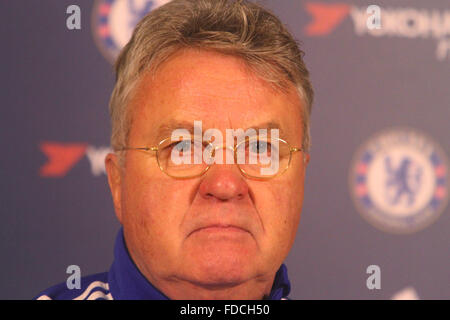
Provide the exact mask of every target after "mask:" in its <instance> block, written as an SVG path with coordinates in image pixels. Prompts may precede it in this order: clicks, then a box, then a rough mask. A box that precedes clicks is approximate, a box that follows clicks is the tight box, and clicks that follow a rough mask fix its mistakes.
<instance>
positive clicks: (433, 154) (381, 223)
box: [350, 128, 448, 234]
mask: <svg viewBox="0 0 450 320" xmlns="http://www.w3.org/2000/svg"><path fill="white" fill-rule="evenodd" d="M350 191H351V194H352V197H353V199H354V202H355V204H356V207H357V209H358V211H359V212H360V213H361V215H362V216H363V217H364V218H365V219H366V220H368V221H369V222H370V223H371V224H372V225H373V226H375V227H377V228H378V229H381V230H383V231H386V232H391V233H397V234H399V233H402V234H406V233H413V232H416V231H418V230H421V229H423V228H425V227H426V226H428V225H430V224H431V223H432V222H434V221H435V220H436V219H437V218H438V217H439V215H440V214H441V213H442V212H443V211H444V209H445V207H446V204H447V200H448V162H447V158H446V156H445V154H444V152H443V151H442V150H441V148H440V147H439V146H438V145H437V144H436V143H435V142H433V141H432V140H431V139H430V138H429V137H428V136H426V135H424V134H423V133H420V132H418V131H416V130H414V129H409V128H393V129H389V130H385V131H382V132H381V133H379V134H377V135H376V136H374V137H372V138H371V139H369V141H368V142H367V143H366V144H364V145H363V146H362V148H361V149H360V150H359V152H357V154H356V156H355V158H354V160H353V164H352V167H351V170H350Z"/></svg>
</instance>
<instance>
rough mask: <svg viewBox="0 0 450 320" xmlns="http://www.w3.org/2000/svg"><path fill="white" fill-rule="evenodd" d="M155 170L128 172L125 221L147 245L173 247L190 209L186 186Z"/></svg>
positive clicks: (179, 236) (187, 187)
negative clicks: (143, 173)
mask: <svg viewBox="0 0 450 320" xmlns="http://www.w3.org/2000/svg"><path fill="white" fill-rule="evenodd" d="M160 176H161V174H159V173H158V172H156V173H151V174H149V175H148V176H142V174H141V175H137V174H134V173H133V172H130V174H129V175H128V177H127V179H126V183H125V185H126V188H125V194H124V197H123V198H124V200H123V202H124V208H125V210H124V214H125V222H124V224H126V225H127V227H129V229H130V230H132V231H133V232H134V233H135V236H136V238H138V240H139V241H145V243H148V245H150V246H153V245H152V244H154V245H155V246H159V247H161V248H162V247H167V246H172V247H173V246H176V245H177V243H176V242H177V241H179V240H180V238H181V235H180V228H179V227H180V224H181V221H182V218H183V216H184V213H185V212H186V211H187V209H188V208H189V197H188V194H187V193H185V192H179V190H189V186H184V185H183V186H180V184H182V183H183V182H179V181H176V180H171V179H167V178H166V177H165V176H161V177H160Z"/></svg>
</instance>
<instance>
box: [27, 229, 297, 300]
mask: <svg viewBox="0 0 450 320" xmlns="http://www.w3.org/2000/svg"><path fill="white" fill-rule="evenodd" d="M290 288H291V286H290V283H289V279H288V275H287V268H286V266H285V265H284V264H283V265H281V267H280V269H279V270H278V271H277V274H276V276H275V280H274V283H273V286H272V290H271V292H270V295H269V297H268V299H270V300H280V299H287V296H288V294H289V291H290ZM34 299H37V300H114V299H115V300H122V299H124V300H167V299H169V298H168V297H166V296H165V295H164V294H163V293H162V292H160V291H159V290H158V289H157V288H155V287H154V286H153V285H152V284H151V283H150V282H149V281H148V280H147V279H146V278H145V277H144V276H143V275H142V274H141V272H140V271H139V270H138V268H137V267H136V265H135V264H134V262H133V261H132V260H131V257H130V255H129V253H128V250H127V248H126V244H125V241H124V237H123V229H122V228H121V229H120V231H119V233H118V235H117V238H116V244H115V248H114V262H113V264H112V266H111V268H110V270H109V272H103V273H98V274H94V275H90V276H85V277H82V278H81V288H80V289H68V288H67V284H66V283H65V282H64V283H61V284H58V285H56V286H53V287H50V288H48V289H47V290H44V291H42V292H41V293H40V294H39V295H37V296H36V297H35V298H34Z"/></svg>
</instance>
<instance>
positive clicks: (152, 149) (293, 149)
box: [116, 137, 305, 180]
mask: <svg viewBox="0 0 450 320" xmlns="http://www.w3.org/2000/svg"><path fill="white" fill-rule="evenodd" d="M170 139H172V138H171V137H169V138H165V139H163V140H161V141H160V142H159V143H158V144H157V145H156V146H152V147H124V148H121V149H118V150H116V151H128V150H137V151H144V152H156V162H157V163H158V167H159V169H160V170H161V171H162V172H164V173H165V174H166V175H168V176H169V177H171V178H174V179H193V178H197V177H200V176H202V175H204V174H205V173H206V172H207V171H208V170H209V168H211V166H212V165H213V164H214V163H211V164H208V163H206V166H205V168H204V169H203V170H202V171H201V172H200V173H198V174H195V175H191V176H183V177H180V176H174V175H171V174H170V173H168V172H167V170H165V169H164V168H163V166H162V165H161V163H160V161H159V156H158V152H159V150H160V146H161V145H163V144H164V143H166V142H167V141H168V140H170ZM271 139H277V140H278V141H281V142H282V143H285V144H286V145H287V146H288V148H289V160H288V163H287V165H286V166H285V168H284V169H282V170H281V171H280V170H278V172H277V173H276V174H274V175H270V176H267V177H262V176H254V175H251V174H249V173H248V172H246V171H245V170H244V169H243V168H242V167H241V166H240V164H239V163H238V162H237V150H238V147H239V146H240V145H241V144H243V143H246V142H247V141H248V140H249V139H248V138H247V139H244V140H243V141H241V142H239V143H238V144H236V145H235V146H234V147H233V148H231V147H227V146H224V145H222V146H214V145H213V143H211V142H206V143H207V144H208V145H211V147H212V150H211V151H214V152H215V151H216V150H218V149H224V148H226V149H231V150H232V151H233V156H234V161H235V162H234V164H236V165H237V167H238V169H239V171H240V172H241V174H242V175H243V176H245V177H246V178H250V179H255V180H269V179H273V178H275V177H277V176H280V175H282V174H283V173H284V172H286V170H287V169H288V168H289V167H290V165H291V161H292V154H293V153H295V152H304V151H305V150H304V149H303V148H298V147H291V145H290V144H289V143H288V142H287V141H286V140H284V139H281V138H271ZM252 140H258V141H259V137H258V139H253V138H252Z"/></svg>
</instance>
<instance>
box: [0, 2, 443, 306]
mask: <svg viewBox="0 0 450 320" xmlns="http://www.w3.org/2000/svg"><path fill="white" fill-rule="evenodd" d="M118 1H119V2H122V3H126V2H127V1H129V0H116V1H114V0H102V1H96V2H94V1H90V0H70V1H66V0H41V1H30V0H14V1H13V0H9V1H6V0H5V1H1V2H0V21H1V22H0V24H1V27H0V34H1V39H2V49H1V50H0V57H1V58H0V59H1V61H2V71H1V88H2V89H1V94H2V99H1V101H2V113H1V114H2V116H1V117H0V123H1V128H2V135H1V136H0V139H1V141H2V144H1V145H2V157H0V162H1V166H0V168H1V176H2V183H1V188H2V189H1V198H0V199H1V208H2V224H1V226H0V229H1V231H0V235H1V242H0V248H1V252H2V260H1V266H0V271H1V272H0V298H2V299H29V298H31V297H33V296H34V295H36V294H37V293H38V292H39V291H41V290H43V289H45V288H47V287H49V286H51V285H53V284H56V283H59V282H62V281H65V279H66V278H67V276H68V275H67V274H66V268H67V266H69V265H72V264H75V265H79V266H80V268H81V272H82V275H87V274H91V273H96V272H102V271H106V270H107V269H108V268H109V266H110V264H111V262H112V256H113V255H112V249H113V242H114V237H115V234H116V232H117V230H118V228H119V224H118V222H117V221H116V219H115V216H114V211H113V206H112V201H111V197H110V195H109V189H108V186H107V181H106V176H105V175H104V172H103V170H102V169H103V168H102V156H103V155H104V154H105V152H106V151H107V146H108V144H109V134H110V124H109V116H108V107H107V106H108V100H109V95H110V93H111V90H112V88H113V83H114V75H113V70H112V66H111V63H110V62H109V61H108V59H107V58H106V57H105V56H107V52H108V48H107V47H108V41H113V40H114V29H113V28H112V27H111V28H112V29H108V28H106V27H105V23H106V22H105V19H106V18H105V15H106V14H107V13H108V12H109V11H108V10H109V9H111V8H113V7H114V6H115V5H117V3H116V2H118ZM138 2H139V1H138ZM150 2H151V1H144V0H142V1H140V2H139V3H140V4H141V5H142V4H143V3H150ZM156 2H158V1H156ZM262 2H263V3H265V4H266V5H267V7H268V8H270V9H272V10H273V11H274V12H275V13H276V14H278V15H279V17H280V18H281V19H282V20H283V21H284V22H285V23H286V24H287V25H288V27H289V29H290V30H291V31H292V33H293V34H294V35H295V37H296V38H297V39H299V40H300V41H301V42H302V49H303V50H304V51H306V56H305V60H306V63H307V65H308V67H309V69H310V71H311V75H312V81H313V84H314V87H315V91H316V100H315V105H314V110H313V115H312V141H313V148H312V154H311V162H310V165H309V167H308V170H307V179H306V192H305V203H304V209H303V213H302V219H301V222H300V226H299V230H298V234H297V239H296V242H295V245H294V246H293V248H292V251H291V253H290V255H289V257H288V258H287V261H286V263H287V266H288V269H289V273H290V278H291V283H292V291H291V295H290V297H291V298H292V299H311V298H318V299H390V298H392V297H393V295H395V294H397V293H398V292H399V291H402V290H403V289H405V288H406V289H408V290H409V291H407V293H408V294H409V296H410V297H414V296H416V297H419V298H422V299H432V298H438V299H449V298H450V250H449V249H450V236H449V230H450V209H449V207H448V206H446V199H447V198H448V162H447V160H445V156H444V155H443V154H445V153H446V154H447V155H448V154H449V153H450V139H449V138H450V130H449V121H450V95H449V92H450V90H449V83H450V2H449V1H448V0H430V1H421V0H408V1H406V0H395V1H387V0H385V1H381V0H380V1H365V0H333V1H321V2H319V1H315V0H310V1H309V0H308V1H300V0H286V1H276V0H267V1H262ZM72 4H76V5H78V6H79V7H80V9H81V27H82V28H81V30H68V29H67V27H66V19H67V17H68V15H67V14H66V9H67V7H68V6H69V5H72ZM371 4H377V5H379V6H380V7H381V18H382V20H381V21H382V28H381V29H380V30H378V31H376V30H375V31H369V29H367V26H366V24H365V22H366V19H367V17H366V15H365V10H366V8H367V7H368V6H369V5H371ZM94 5H95V6H94ZM102 5H103V6H102ZM122 5H123V6H125V4H122ZM108 6H109V7H108ZM94 7H95V8H94ZM108 8H109V9H108ZM123 8H125V7H123ZM123 8H119V9H120V10H124V9H123ZM119 9H118V10H119ZM116 11H117V10H116ZM115 14H116V15H117V14H118V13H117V12H116V13H115ZM102 19H103V20H102ZM110 19H111V21H113V20H114V19H116V18H114V17H113V16H111V17H110ZM102 27H103V28H102ZM376 32H378V33H376ZM93 33H98V34H99V35H101V36H98V37H94V36H93ZM102 37H103V39H102ZM108 37H110V38H108ZM95 38H96V40H95ZM108 39H109V40H108ZM109 45H110V46H111V43H109ZM102 46H103V47H102ZM391 127H408V128H410V129H411V130H413V131H414V132H418V133H419V134H422V133H423V134H424V135H425V136H426V137H428V138H427V139H430V140H425V142H423V143H424V144H427V145H430V144H433V145H434V144H437V145H438V146H440V150H441V151H440V153H439V155H440V158H439V159H440V160H439V161H437V162H436V163H434V164H435V167H432V166H429V164H426V163H422V162H420V161H422V160H423V159H426V158H423V159H422V158H420V157H421V156H420V152H419V151H417V150H416V151H417V152H416V151H414V150H413V151H411V152H412V153H410V155H411V154H412V155H415V154H418V155H417V157H418V158H417V159H419V158H420V159H422V160H420V159H419V160H417V161H418V163H419V164H418V166H420V164H421V163H422V165H423V166H425V167H426V166H428V167H429V168H434V169H433V170H434V171H433V172H434V173H435V174H436V177H437V178H436V179H437V180H436V181H438V182H436V184H435V185H433V186H432V187H433V188H434V189H430V188H431V187H430V184H429V183H428V184H426V183H425V182H424V183H422V185H423V186H422V189H420V188H419V189H418V190H419V191H418V194H416V196H417V197H418V199H419V198H420V199H422V198H424V197H425V198H426V196H427V195H426V194H425V195H423V194H424V193H423V192H425V191H426V190H425V189H426V188H429V189H430V190H431V191H430V192H431V193H430V194H431V195H433V194H434V195H435V200H434V201H438V200H439V202H433V203H435V204H436V203H437V204H436V206H435V207H433V210H431V211H430V212H428V213H427V215H428V216H427V217H426V218H425V220H426V221H425V222H417V221H415V220H408V221H409V222H408V223H409V224H408V225H407V226H406V227H403V231H404V232H403V233H407V234H398V233H392V232H390V231H389V224H390V223H392V221H391V220H389V219H390V218H389V217H390V216H389V214H391V215H392V214H394V215H395V214H396V213H397V214H398V212H400V211H401V210H400V211H398V210H397V211H395V210H394V209H392V208H393V207H392V208H391V207H389V206H388V205H385V206H384V207H383V208H384V210H385V211H386V212H387V213H386V212H385V213H386V215H383V214H382V213H380V212H378V213H373V212H372V213H371V214H375V215H376V214H381V215H380V217H381V218H380V219H381V220H380V221H379V223H378V226H377V227H374V226H373V223H371V222H369V221H368V219H364V218H363V216H364V215H365V216H366V217H367V215H370V214H368V213H367V212H366V213H364V210H365V209H364V207H362V206H361V205H359V204H358V196H361V195H367V194H369V196H371V194H370V192H374V191H373V183H375V184H376V182H373V183H372V182H370V181H369V180H370V179H372V178H370V177H371V176H370V172H371V171H370V170H372V169H371V164H370V162H367V163H363V165H359V166H357V167H355V168H356V169H354V168H353V167H352V161H353V159H355V155H356V154H357V152H358V151H359V150H364V148H365V147H364V144H365V143H367V142H368V141H372V140H373V138H372V137H373V136H374V135H376V134H378V133H379V132H382V131H383V130H384V129H386V128H391ZM399 130H400V129H399ZM371 139H372V140H371ZM389 146H390V145H389ZM361 148H362V149H361ZM389 148H390V147H389ZM405 148H406V149H405ZM408 148H409V147H408V146H406V147H404V149H401V150H410V149H408ZM433 148H434V147H433ZM436 148H438V149H439V147H436ZM389 150H391V149H389ZM389 150H388V151H389ZM395 150H397V149H395ZM399 150H400V149H399ZM411 150H412V149H411ZM389 152H391V151H389ZM389 152H388V153H389ZM408 152H409V151H408ZM408 152H407V153H408ZM414 152H416V153H414ZM413 158H414V157H413ZM356 159H358V158H356ZM357 161H358V160H356V162H357ZM424 161H425V160H424ZM428 167H427V168H428ZM354 170H355V172H356V173H357V174H361V172H369V173H368V175H367V179H368V181H369V182H367V188H365V185H364V184H358V183H360V181H359V180H358V181H359V182H358V183H356V182H355V181H356V180H355V181H353V180H352V178H351V177H352V174H353V171H354ZM373 170H375V169H373ZM377 170H381V169H379V168H378V169H377ZM424 170H425V171H424V172H425V173H424V179H426V178H427V176H426V174H427V172H428V171H426V169H424ZM377 172H378V171H377ZM349 177H350V183H349ZM433 177H434V176H433ZM433 177H432V178H433ZM358 179H359V178H358ZM428 179H431V178H430V177H428ZM363 180H364V181H365V178H364V179H363ZM372 180H373V179H372ZM417 181H419V180H417ZM424 181H425V180H424ZM427 181H428V180H427ZM430 181H434V180H430ZM420 185H421V184H420V183H419V184H418V186H419V187H420ZM371 188H372V189H371ZM380 188H381V187H380ZM371 190H372V191H371ZM421 190H425V191H421ZM427 190H428V189H427ZM420 192H422V195H421V193H420ZM352 194H356V196H352ZM375 196H376V195H374V197H375ZM353 198H355V199H353ZM380 199H381V198H380ZM436 199H437V200H436ZM425 200H426V199H425ZM425 200H423V201H425ZM380 201H382V200H380ZM418 201H419V200H418ZM391 209H392V210H391ZM397 209H398V207H397ZM390 210H391V211H392V212H391V211H390ZM405 210H406V209H405ZM405 210H404V211H402V212H403V213H400V216H402V214H403V217H405V216H407V215H408V214H410V213H411V212H409V211H408V210H406V211H405ZM366 211H367V210H366ZM439 213H440V216H439ZM400 218H401V219H403V218H402V217H400ZM383 219H384V220H383ZM432 220H435V221H434V222H433V223H431V221H432ZM399 221H400V220H399ZM402 221H403V220H402ZM427 221H429V222H430V224H429V225H427V224H428V223H427ZM415 224H423V226H420V225H419V226H416V225H415ZM416 227H417V228H421V230H418V231H415V230H414V229H415V228H416ZM408 228H409V229H408ZM369 265H378V266H380V268H381V289H380V290H369V289H368V288H367V287H366V279H367V277H368V276H369V275H368V274H367V273H366V268H367V267H368V266H369Z"/></svg>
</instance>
